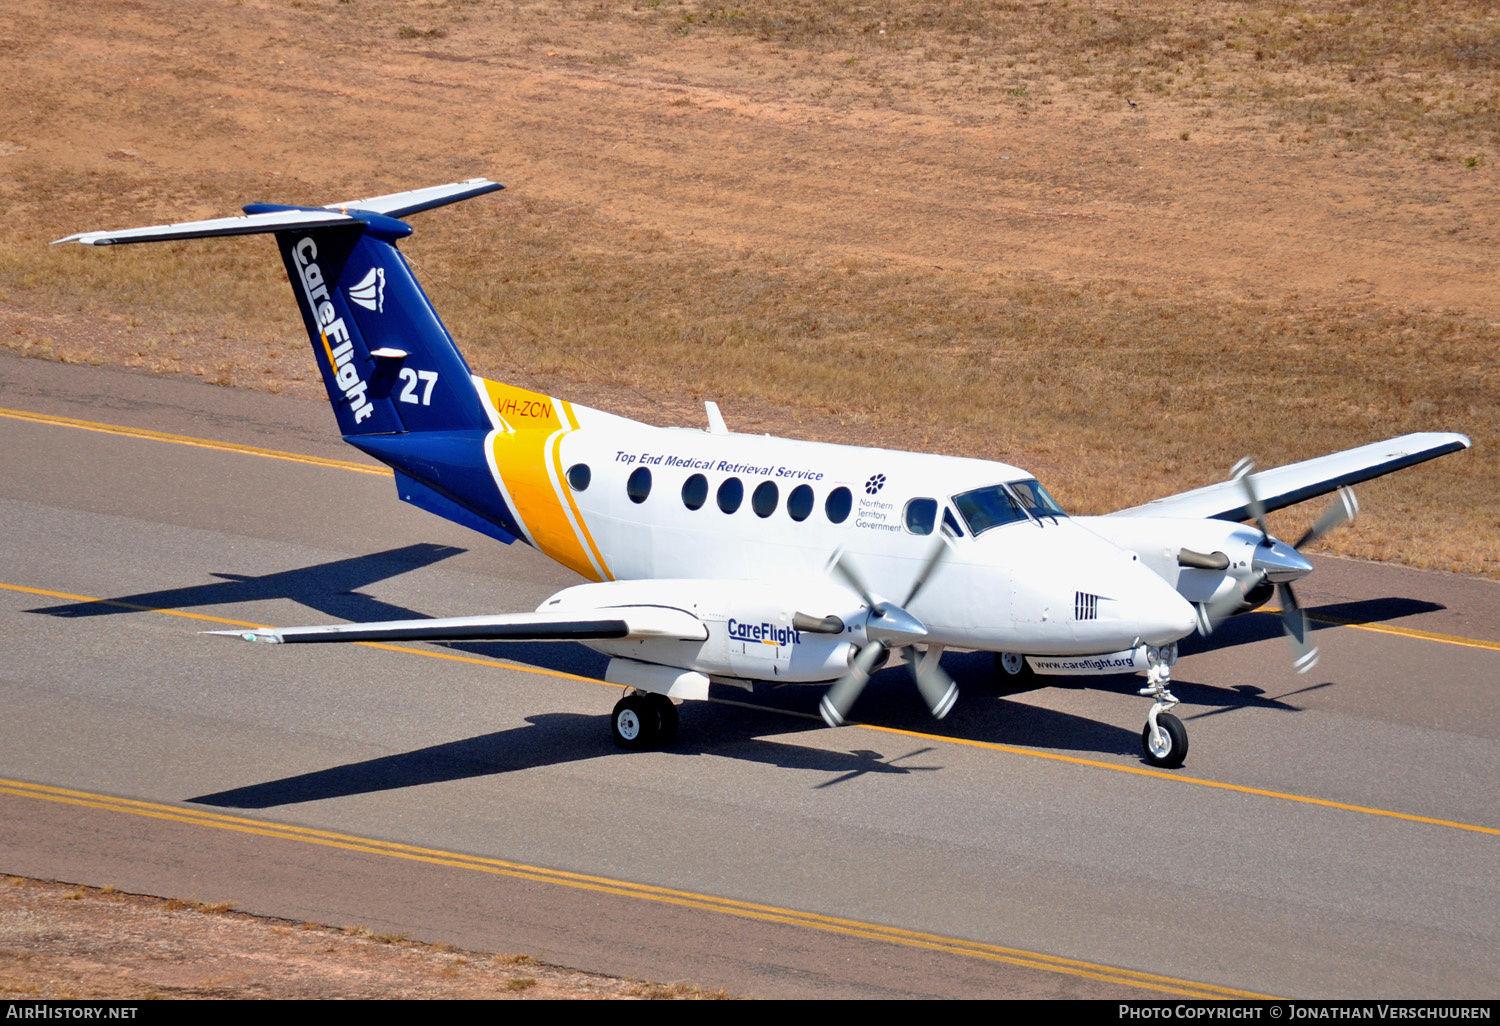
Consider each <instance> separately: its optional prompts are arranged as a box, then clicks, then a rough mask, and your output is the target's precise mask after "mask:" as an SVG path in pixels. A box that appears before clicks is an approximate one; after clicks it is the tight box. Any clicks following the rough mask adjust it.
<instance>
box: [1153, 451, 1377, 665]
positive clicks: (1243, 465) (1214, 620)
mask: <svg viewBox="0 0 1500 1026" xmlns="http://www.w3.org/2000/svg"><path fill="white" fill-rule="evenodd" d="M1229 473H1230V478H1231V480H1234V481H1238V482H1239V484H1240V487H1241V488H1243V489H1244V492H1245V511H1246V512H1247V513H1249V514H1250V518H1251V519H1252V520H1254V521H1255V526H1256V527H1258V528H1259V529H1260V544H1259V545H1257V546H1256V552H1255V557H1254V558H1253V559H1252V560H1251V563H1250V566H1251V571H1252V572H1251V574H1250V575H1249V576H1248V577H1245V578H1244V579H1242V580H1239V581H1237V582H1236V583H1235V586H1234V587H1233V588H1230V589H1228V590H1226V591H1225V592H1224V594H1222V595H1219V596H1217V597H1215V598H1211V599H1209V600H1208V601H1207V602H1204V603H1200V604H1199V606H1198V633H1200V634H1202V635H1204V636H1205V637H1207V636H1208V635H1209V634H1212V633H1213V630H1214V628H1215V627H1217V626H1218V625H1219V624H1220V623H1222V622H1223V621H1224V620H1225V619H1227V618H1228V617H1229V616H1231V615H1233V613H1234V612H1235V611H1236V610H1237V609H1239V608H1240V607H1241V606H1242V605H1243V604H1244V603H1245V600H1246V597H1247V596H1248V595H1249V594H1250V593H1251V592H1253V591H1255V590H1256V589H1258V588H1260V587H1262V586H1263V585H1265V584H1266V582H1267V581H1269V582H1271V583H1273V584H1274V585H1275V586H1276V597H1277V600H1278V601H1279V602H1280V603H1281V629H1282V630H1283V631H1284V632H1285V633H1286V636H1287V638H1288V639H1290V640H1291V643H1292V653H1293V655H1292V666H1293V667H1295V668H1296V670H1297V672H1298V673H1306V672H1307V671H1308V670H1311V669H1312V668H1313V667H1314V666H1316V665H1317V664H1318V646H1316V645H1314V644H1313V643H1312V642H1311V641H1310V640H1309V639H1308V630H1307V617H1306V616H1305V615H1304V614H1303V612H1302V606H1301V605H1300V604H1299V603H1298V602H1297V593H1296V592H1294V591H1293V590H1292V581H1293V580H1295V579H1296V578H1297V577H1300V576H1302V575H1303V574H1304V573H1306V572H1307V568H1308V564H1307V561H1306V560H1305V559H1303V558H1302V557H1301V556H1300V554H1299V553H1300V550H1301V549H1302V547H1303V546H1304V545H1308V544H1310V543H1311V542H1315V541H1317V540H1318V539H1319V538H1322V537H1323V536H1324V535H1326V534H1328V532H1330V531H1332V530H1334V529H1336V528H1339V527H1342V526H1343V525H1344V524H1347V523H1350V522H1351V521H1353V520H1354V518H1355V517H1356V516H1358V514H1359V500H1358V499H1356V498H1355V497H1354V491H1353V489H1351V488H1349V487H1347V486H1341V487H1340V488H1339V490H1338V494H1337V495H1336V496H1335V498H1334V501H1333V504H1332V505H1330V506H1329V507H1328V509H1326V510H1324V511H1323V514H1322V516H1320V517H1318V519H1317V520H1315V521H1314V522H1313V525H1312V526H1311V527H1309V528H1308V529H1307V530H1306V531H1305V532H1304V533H1303V535H1302V537H1301V538H1298V539H1297V542H1296V544H1295V545H1290V546H1289V545H1287V544H1286V543H1285V542H1281V541H1278V540H1276V539H1275V538H1272V537H1271V532H1270V531H1268V530H1267V529H1266V504H1265V502H1264V501H1263V500H1262V499H1261V497H1260V495H1259V493H1258V492H1257V491H1256V487H1255V463H1254V461H1252V460H1251V459H1250V457H1248V456H1246V457H1245V458H1244V459H1242V460H1240V461H1239V462H1238V463H1236V464H1235V465H1234V468H1233V469H1232V470H1231V471H1230V472H1229ZM1218 555H1220V554H1219V553H1214V554H1213V556H1215V557H1216V556H1218ZM1210 558H1211V557H1208V556H1204V555H1203V554H1201V553H1196V552H1190V551H1189V550H1187V549H1184V550H1183V551H1182V553H1180V554H1179V556H1178V562H1179V563H1182V565H1184V566H1204V567H1205V568H1207V567H1206V564H1207V562H1208V561H1209V559H1210ZM1216 561H1217V560H1215V562H1216ZM1225 562H1226V564H1227V560H1226V561H1225Z"/></svg>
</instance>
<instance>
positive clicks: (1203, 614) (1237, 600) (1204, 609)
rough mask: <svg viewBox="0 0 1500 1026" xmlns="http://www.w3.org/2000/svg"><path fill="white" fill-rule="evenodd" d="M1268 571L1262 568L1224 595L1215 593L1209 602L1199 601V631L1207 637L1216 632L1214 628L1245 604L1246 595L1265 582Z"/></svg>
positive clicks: (1237, 583) (1238, 582)
mask: <svg viewBox="0 0 1500 1026" xmlns="http://www.w3.org/2000/svg"><path fill="white" fill-rule="evenodd" d="M1265 579H1266V573H1265V571H1264V570H1261V571H1259V572H1257V573H1254V574H1251V575H1250V576H1249V577H1247V578H1246V579H1245V580H1243V581H1237V582H1235V585H1234V587H1232V588H1229V589H1228V590H1226V591H1225V592H1224V594H1222V595H1215V596H1214V597H1212V598H1210V599H1209V600H1208V601H1207V602H1199V603H1198V605H1197V607H1196V608H1197V611H1198V633H1199V634H1201V635H1203V636H1204V637H1205V638H1206V637H1208V636H1209V635H1210V634H1212V633H1213V632H1214V628H1216V627H1218V626H1219V624H1221V623H1223V622H1224V621H1225V620H1227V619H1229V618H1230V617H1231V616H1233V615H1234V614H1235V611H1236V610H1238V609H1239V608H1240V606H1242V605H1244V604H1245V596H1246V595H1248V594H1250V593H1251V592H1252V591H1254V590H1255V589H1256V588H1259V587H1260V586H1261V585H1262V584H1263V583H1265Z"/></svg>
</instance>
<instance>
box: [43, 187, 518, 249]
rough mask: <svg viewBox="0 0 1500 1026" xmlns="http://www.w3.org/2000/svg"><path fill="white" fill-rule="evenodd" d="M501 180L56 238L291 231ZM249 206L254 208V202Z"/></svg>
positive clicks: (410, 206)
mask: <svg viewBox="0 0 1500 1026" xmlns="http://www.w3.org/2000/svg"><path fill="white" fill-rule="evenodd" d="M503 188H505V186H503V185H501V184H500V183H499V182H492V181H490V180H489V179H488V178H471V179H469V180H468V181H466V182H454V183H452V184H451V185H433V186H429V187H428V188H426V189H411V190H408V191H406V192H393V193H389V194H388V195H385V196H371V197H370V198H369V199H359V200H349V201H347V202H344V203H330V204H329V205H328V206H326V207H323V208H321V209H320V208H316V207H294V208H287V209H279V210H265V211H258V212H255V213H250V214H246V215H245V216H243V217H216V218H213V219H212V220H208V221H183V222H181V223H178V224H157V225H151V226H150V227H147V228H124V229H121V230H119V231H104V232H79V233H78V234H76V235H69V236H68V237H67V238H65V239H58V240H57V242H54V243H53V245H54V246H55V245H57V243H58V242H77V243H80V244H82V245H84V246H114V245H119V244H123V243H127V242H161V241H164V240H167V239H208V238H213V237H215V236H219V235H259V234H264V233H267V232H289V231H297V230H299V229H307V228H327V227H330V226H333V225H338V224H355V223H358V222H360V221H362V220H366V219H365V218H359V217H355V216H354V215H352V214H350V213H348V211H351V210H354V211H360V212H365V213H370V214H381V215H384V216H385V217H397V218H399V217H405V216H406V215H407V214H416V213H420V212H421V211H423V210H431V209H432V208H433V207H441V206H443V205H445V204H448V203H457V202H458V201H459V200H466V199H470V198H472V197H474V196H483V195H484V194H485V193H487V192H495V191H496V190H498V189H503ZM252 209H253V208H252Z"/></svg>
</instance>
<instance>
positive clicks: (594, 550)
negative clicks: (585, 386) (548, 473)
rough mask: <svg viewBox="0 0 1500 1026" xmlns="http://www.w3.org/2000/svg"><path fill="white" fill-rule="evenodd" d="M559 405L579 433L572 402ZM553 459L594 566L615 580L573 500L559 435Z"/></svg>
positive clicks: (558, 477)
mask: <svg viewBox="0 0 1500 1026" xmlns="http://www.w3.org/2000/svg"><path fill="white" fill-rule="evenodd" d="M558 405H559V406H561V407H562V411H563V414H564V415H565V416H566V417H567V418H568V428H569V430H572V431H577V430H578V417H577V416H575V415H574V413H573V404H572V403H570V402H561V403H559V404H558ZM552 459H553V463H554V465H555V466H556V468H557V480H558V491H559V493H561V495H562V497H563V498H564V499H565V500H566V501H567V503H568V508H570V509H571V510H572V511H573V523H574V524H576V525H577V527H578V533H579V535H580V536H581V537H582V538H583V542H584V544H585V545H587V546H588V548H589V552H590V554H591V555H592V556H593V558H594V565H595V566H597V567H598V568H599V572H600V573H602V574H604V576H605V577H606V578H607V579H609V580H611V581H612V580H614V579H615V575H614V574H613V573H611V572H610V569H609V564H607V563H606V562H604V553H602V552H600V551H599V546H598V545H596V544H595V543H594V536H593V535H592V534H590V533H589V525H588V524H587V523H585V522H584V519H583V511H582V510H580V509H579V508H578V502H577V500H575V499H574V498H573V489H571V488H569V487H568V479H567V476H566V475H565V474H564V473H563V465H562V435H558V436H557V441H556V442H554V443H553V446H552Z"/></svg>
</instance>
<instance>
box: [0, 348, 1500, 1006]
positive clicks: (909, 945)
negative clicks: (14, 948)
mask: <svg viewBox="0 0 1500 1026" xmlns="http://www.w3.org/2000/svg"><path fill="white" fill-rule="evenodd" d="M101 425H113V426H115V429H114V430H106V429H104V428H103V427H101ZM256 450H260V451H256ZM288 457H299V458H288ZM1451 458H1454V459H1468V458H1475V456H1474V455H1473V454H1461V455H1459V456H1455V457H1451ZM1021 462H1022V464H1023V465H1024V459H1022V460H1021ZM1408 473H1410V474H1411V475H1413V487H1420V484H1419V479H1418V477H1417V475H1419V474H1420V470H1417V471H1412V472H1408ZM1355 529H1356V530H1357V529H1358V528H1357V527H1356V528H1355ZM0 537H3V539H4V540H3V544H0V623H3V625H4V626H3V631H0V637H3V639H4V656H5V658H4V659H3V661H0V708H3V709H4V710H5V714H4V716H0V816H3V822H4V823H5V824H6V827H5V829H4V830H3V831H0V872H11V873H19V874H26V875H33V876H39V877H46V878H52V879H63V880H69V881H74V882H79V883H89V884H96V885H105V884H109V885H113V886H115V887H118V888H121V889H124V890H136V891H145V892H150V893H157V894H163V895H170V896H180V897H193V898H196V899H199V900H207V901H220V900H230V901H233V902H234V903H235V904H236V906H237V907H239V908H241V909H243V910H246V911H251V912H260V913H265V914H272V915H279V916H286V917H289V918H296V919H307V920H315V921H318V922H324V923H331V924H335V925H348V924H356V923H357V924H361V925H367V926H370V927H372V928H379V929H381V930H383V931H386V932H400V933H405V934H407V935H409V936H412V937H414V938H420V939H423V940H430V941H438V942H447V943H454V944H460V945H463V946H467V947H473V948H479V949H488V950H505V951H518V950H524V951H527V952H529V953H530V954H532V955H534V956H536V957H538V958H541V959H544V960H547V961H552V962H557V963H560V964H565V965H571V966H576V967H579V968H584V969H591V970H597V971H603V972H609V973H616V974H621V975H628V976H641V977H648V978H651V979H655V980H678V979H690V980H692V981H693V982H696V983H699V984H701V985H704V986H708V987H724V988H725V989H727V990H729V991H731V992H734V993H742V994H749V995H756V996H877V995H901V996H926V995H931V996H1004V995H1015V996H1029V997H1036V996H1080V997H1105V996H1109V997H1114V996H1120V997H1124V996H1130V997H1152V996H1161V995H1175V994H1183V995H1197V996H1234V995H1253V994H1268V995H1280V996H1300V997H1382V998H1395V997H1422V996H1431V997H1485V996H1488V997H1493V996H1494V995H1495V993H1496V991H1497V989H1500V873H1497V869H1500V807H1497V804H1500V803H1497V802H1496V800H1495V784H1496V781H1497V779H1500V703H1497V702H1496V701H1495V691H1496V689H1497V687H1500V587H1497V585H1496V584H1495V583H1494V582H1490V581H1486V580H1480V579H1475V578H1469V577H1462V576H1458V575H1452V574H1439V573H1422V572H1417V571H1413V570H1408V569H1403V568H1397V567H1387V566H1379V565H1373V564H1366V563H1356V562H1349V561H1340V560H1331V559H1318V560H1315V562H1316V563H1317V565H1318V572H1317V573H1315V574H1313V575H1312V576H1311V577H1310V578H1308V579H1307V581H1306V582H1305V583H1304V584H1303V585H1300V586H1299V597H1300V598H1301V599H1302V601H1303V604H1304V605H1306V606H1308V607H1309V608H1310V611H1311V612H1312V614H1313V615H1314V617H1315V626H1316V627H1317V628H1318V629H1317V631H1316V639H1317V641H1318V642H1319V644H1320V646H1321V647H1322V659H1321V661H1320V663H1319V665H1318V666H1317V668H1316V669H1315V670H1314V671H1313V672H1312V673H1311V674H1310V675H1308V676H1306V677H1298V676H1297V675H1296V674H1295V673H1294V672H1293V671H1292V669H1291V667H1290V659H1289V655H1288V653H1289V649H1288V647H1287V645H1286V643H1285V641H1284V639H1282V637H1281V636H1280V629H1279V626H1278V624H1277V621H1276V619H1275V618H1274V617H1271V616H1266V615H1250V616H1245V617H1239V618H1236V619H1235V620H1233V621H1231V622H1230V623H1229V624H1228V625H1226V626H1225V627H1224V628H1223V629H1221V631H1220V632H1218V634H1216V636H1215V638H1214V639H1213V641H1212V643H1211V644H1209V643H1205V642H1203V641H1199V640H1197V639H1194V640H1192V641H1190V642H1187V643H1185V646H1184V649H1185V654H1184V656H1183V658H1182V660H1181V661H1180V662H1179V664H1178V666H1177V668H1176V671H1175V674H1174V676H1175V678H1176V679H1177V680H1178V681H1179V683H1178V685H1177V686H1176V687H1175V688H1174V690H1175V691H1176V693H1177V694H1178V696H1179V697H1181V698H1182V699H1183V703H1184V704H1183V706H1182V708H1181V710H1180V711H1181V713H1182V716H1183V719H1184V721H1185V722H1186V724H1187V726H1188V729H1189V731H1190V734H1191V739H1192V740H1191V743H1192V748H1191V752H1190V755H1189V759H1188V763H1187V765H1186V766H1185V767H1183V768H1182V769H1181V770H1177V771H1171V772H1160V771H1156V770H1152V769H1151V768H1150V767H1148V766H1146V765H1145V764H1144V763H1143V762H1142V760H1141V758H1140V754H1139V753H1140V742H1139V735H1140V729H1141V724H1142V722H1143V720H1144V716H1145V712H1146V709H1147V704H1146V702H1145V701H1144V700H1142V699H1140V698H1137V697H1136V696H1135V695H1134V693H1133V690H1134V686H1135V685H1134V684H1133V682H1132V680H1131V679H1129V678H1092V679H1070V680H1061V681H1059V682H1058V684H1057V686H1050V687H1037V688H1033V689H1029V690H1025V691H1005V690H1003V689H1002V688H1000V687H999V685H998V684H997V683H996V681H995V680H994V678H993V674H992V671H991V670H990V667H989V665H988V662H987V660H986V659H984V658H981V657H979V656H966V655H962V654H958V655H951V656H948V657H945V665H946V666H947V667H948V668H949V670H950V672H951V673H952V674H953V676H954V677H955V679H956V680H957V681H958V682H959V684H960V687H961V688H962V689H963V697H962V698H961V700H960V702H959V704H958V706H957V708H956V709H955V710H954V712H953V713H952V714H951V715H950V716H949V718H948V719H946V720H944V721H942V722H941V723H934V722H932V721H931V720H930V718H929V717H927V716H926V714H925V711H924V710H923V709H922V707H921V705H920V703H919V701H918V699H917V698H916V696H915V694H914V692H913V690H912V689H911V688H910V685H909V684H908V682H907V681H906V679H905V677H904V675H902V674H901V673H900V672H899V671H897V672H888V673H886V674H883V675H880V676H878V677H877V678H876V679H875V680H874V681H872V683H871V685H870V687H869V688H868V689H867V691H866V693H865V695H864V697H862V698H861V700H860V704H859V706H858V707H857V708H856V710H855V715H856V716H857V717H860V718H861V719H862V720H864V721H865V722H864V723H863V724H861V725H857V726H853V727H847V728H844V729H841V730H829V729H827V728H825V727H824V726H823V724H822V723H821V721H820V720H818V719H817V717H816V714H815V708H816V702H817V698H818V691H817V689H811V688H797V687H790V688H783V689H779V690H769V691H757V692H756V693H755V694H753V695H751V694H748V693H734V692H730V693H727V694H726V697H727V698H729V699H731V700H732V701H725V702H714V703H695V704H690V705H687V706H684V707H683V708H682V735H681V737H680V739H679V741H678V742H677V744H676V745H675V746H674V747H672V748H671V749H669V750H666V751H660V752H646V753H624V752H620V751H618V750H617V749H615V747H614V746H613V744H612V743H611V741H610V738H609V731H608V714H609V711H610V708H611V707H612V706H613V704H614V702H615V700H616V698H617V697H618V694H619V691H618V689H616V688H614V687H612V686H609V685H605V684H602V683H599V682H598V681H597V679H596V678H597V677H598V675H599V673H600V672H601V670H602V665H603V661H602V659H601V658H600V657H597V656H595V655H593V654H592V653H589V652H588V651H586V650H584V649H582V648H579V647H577V646H566V645H520V646H508V647H507V646H500V645H460V646H423V645H412V646H371V645H358V646H327V647H325V646H307V647H298V648H294V649H283V648H279V647H276V646H261V645H244V644H239V643H236V642H234V641H232V640H230V639H224V638H212V637H203V636H201V635H200V634H199V633H198V632H199V631H201V630H209V629H215V628H217V627H220V626H222V625H225V624H238V623H252V624H274V625H285V624H295V623H317V622H328V621H332V620H336V619H351V620H352V619H389V618H396V617H404V616H412V615H435V616H444V615H463V614H471V613H477V612H484V611H500V610H525V609H531V608H535V606H536V605H537V604H538V603H539V602H540V601H541V600H542V599H543V598H545V597H546V596H547V595H549V594H551V593H552V592H554V591H556V590H558V589H560V588H562V587H565V586H567V585H568V584H571V583H576V578H574V577H573V576H572V575H571V574H570V573H569V572H568V571H566V570H563V569H561V568H559V567H556V566H554V565H553V564H551V563H550V562H549V561H547V560H546V559H544V558H542V557H540V556H538V555H537V554H536V553H534V552H531V551H530V550H527V549H526V548H524V547H523V546H520V545H514V546H509V547H506V546H501V545H499V544H497V543H495V542H492V541H490V540H488V539H485V538H482V537H481V536H478V535H475V534H473V533H470V532H468V531H466V530H464V529H462V528H459V527H457V526H454V525H451V524H448V523H446V522H444V521H441V520H438V519H436V518H433V517H431V516H428V515H426V514H423V513H421V512H420V511H417V510H415V509H413V508H411V507H409V506H406V505H404V504H402V503H401V502H399V501H398V500H397V498H396V495H395V489H394V488H393V487H392V484H391V481H390V478H389V475H388V474H386V473H383V472H381V471H380V468H378V467H376V466H374V465H372V464H371V463H370V462H369V461H367V460H365V459H364V458H363V457H362V456H361V455H360V454H359V453H357V452H355V451H354V450H352V449H349V448H348V447H346V446H343V445H342V443H340V442H339V440H338V439H337V437H336V435H335V433H334V428H333V418H332V416H331V414H330V413H329V412H328V410H327V409H326V407H325V405H324V404H322V403H312V402H305V401H301V400H294V399H288V398H284V397H278V396H270V395H264V394H257V393H247V392H237V391H233V390H229V389H222V388H214V387H211V386H207V385H201V384H198V383H196V382H191V381H183V380H174V379H158V378H151V377H146V376H140V375H134V374H128V373H123V372H117V371H109V370H104V369H98V368H80V367H69V366H64V365H60V364H51V363H44V362H41V361H32V360H22V359H18V358H13V357H0Z"/></svg>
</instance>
